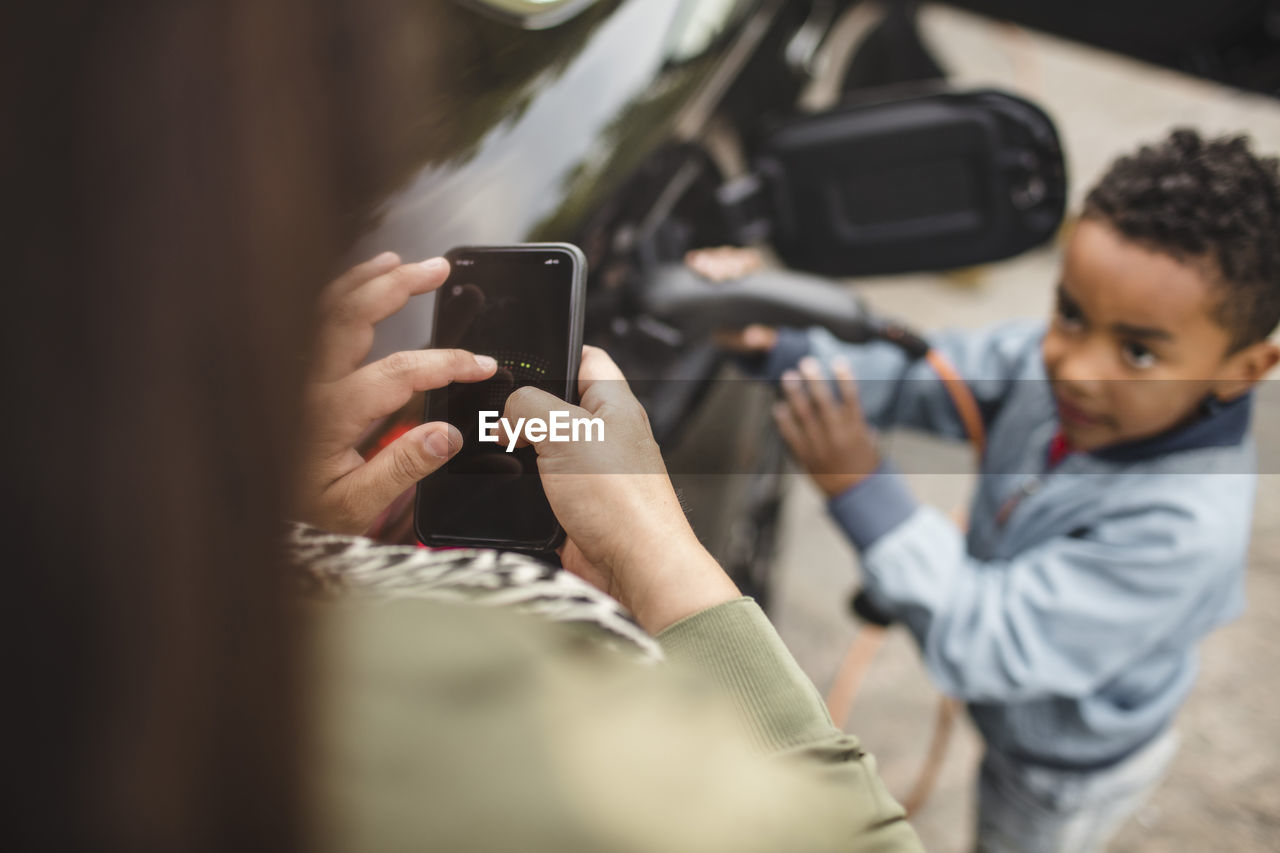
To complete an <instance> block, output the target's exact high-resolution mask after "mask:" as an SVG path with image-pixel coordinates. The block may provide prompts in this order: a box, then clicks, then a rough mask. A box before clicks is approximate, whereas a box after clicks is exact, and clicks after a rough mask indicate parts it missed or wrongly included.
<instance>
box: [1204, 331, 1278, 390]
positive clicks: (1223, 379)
mask: <svg viewBox="0 0 1280 853" xmlns="http://www.w3.org/2000/svg"><path fill="white" fill-rule="evenodd" d="M1276 364H1280V346H1277V345H1276V344H1274V343H1272V342H1271V341H1269V340H1266V341H1258V342H1257V343H1256V344H1250V345H1249V346H1247V347H1245V348H1244V349H1242V350H1240V351H1239V352H1237V353H1235V354H1234V355H1232V356H1230V357H1229V358H1228V359H1227V360H1226V362H1225V363H1224V364H1223V366H1222V370H1221V371H1219V373H1218V379H1217V380H1216V381H1215V382H1214V385H1213V396H1215V397H1217V398H1218V399H1219V400H1222V401H1223V402H1226V401H1228V400H1234V399H1235V398H1236V397H1239V396H1240V395H1241V394H1244V393H1245V392H1247V391H1248V390H1249V389H1250V388H1252V387H1253V386H1254V385H1256V384H1257V383H1258V381H1259V380H1261V379H1263V378H1264V377H1265V376H1266V375H1267V374H1268V373H1270V372H1271V369H1272V368H1273V367H1275V366H1276Z"/></svg>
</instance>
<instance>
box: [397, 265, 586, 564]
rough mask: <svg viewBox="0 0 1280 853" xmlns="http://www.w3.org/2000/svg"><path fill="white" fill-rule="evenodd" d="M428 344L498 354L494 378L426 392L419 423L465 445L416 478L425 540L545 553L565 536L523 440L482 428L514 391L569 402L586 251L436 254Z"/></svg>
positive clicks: (417, 516) (418, 523) (418, 520)
mask: <svg viewBox="0 0 1280 853" xmlns="http://www.w3.org/2000/svg"><path fill="white" fill-rule="evenodd" d="M445 257H446V258H447V259H448V261H449V264H450V273H449V278H448V280H446V281H445V283H444V284H443V285H442V286H441V288H440V289H439V291H438V292H437V297H436V298H437V301H436V308H435V318H434V327H433V333H432V346H433V347H457V348H461V349H464V350H468V351H470V352H473V353H477V354H482V355H488V356H491V357H493V358H494V359H496V360H497V363H498V367H497V372H496V373H495V374H494V376H493V378H492V379H489V380H487V381H484V382H477V383H472V384H465V385H464V384H456V385H451V386H449V387H447V388H442V389H439V390H436V391H432V392H430V393H428V395H427V402H426V420H428V421H444V422H446V423H449V424H452V425H453V426H454V427H456V428H457V430H458V431H459V432H460V433H461V434H462V439H463V445H462V449H461V450H460V451H458V453H457V454H456V455H455V456H454V457H453V458H452V459H450V460H449V462H448V463H447V464H446V465H445V466H444V467H443V468H442V469H441V470H440V471H438V472H437V473H436V474H434V475H433V476H431V477H429V478H427V479H425V480H423V481H421V482H420V483H419V485H418V493H417V503H416V506H415V510H414V524H415V528H416V530H417V533H418V538H419V539H420V540H421V541H422V542H424V543H426V544H428V545H433V546H474V547H490V548H505V549H512V550H521V551H532V552H546V551H550V550H552V549H554V548H555V547H556V546H557V545H558V544H559V543H560V541H561V540H562V539H563V531H562V530H561V529H560V525H559V523H558V522H557V521H556V517H555V514H554V513H553V512H552V510H551V507H550V505H549V504H548V503H547V498H546V494H545V493H544V491H543V488H542V483H541V479H540V477H539V473H538V465H537V457H536V453H535V452H534V450H533V449H532V448H531V447H527V446H526V447H520V448H517V447H515V445H514V443H512V442H511V441H509V440H508V437H507V436H505V435H502V434H500V432H499V431H497V430H496V429H485V424H486V423H490V424H492V423H493V422H494V421H496V420H497V419H498V417H499V416H500V415H501V413H502V412H503V411H504V409H505V407H506V402H507V397H508V396H510V394H511V392H512V391H514V390H515V389H517V388H521V387H525V386H532V387H534V388H538V389H540V390H542V391H543V392H545V393H548V394H551V395H553V396H555V397H557V398H559V399H560V400H563V401H566V402H567V403H574V402H576V401H577V383H578V365H579V360H580V358H581V350H582V311H583V300H584V291H585V287H586V259H585V258H584V257H583V255H582V252H581V251H580V250H579V249H578V248H577V247H575V246H571V245H569V244H565V243H526V244H522V245H514V246H466V247H460V248H457V249H453V250H451V251H450V252H448V253H447V254H446V256H445Z"/></svg>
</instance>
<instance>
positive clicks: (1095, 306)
mask: <svg viewBox="0 0 1280 853" xmlns="http://www.w3.org/2000/svg"><path fill="white" fill-rule="evenodd" d="M1211 275H1212V269H1211V268H1210V267H1209V266H1208V265H1207V264H1199V263H1183V262H1181V261H1178V260H1177V259H1175V258H1174V257H1172V256H1171V255H1168V254H1165V253H1163V252H1159V251H1155V250H1153V249H1149V248H1146V247H1144V246H1142V245H1140V244H1138V243H1134V242H1132V241H1129V240H1127V239H1126V238H1125V237H1124V236H1123V235H1121V234H1120V233H1119V232H1118V231H1116V230H1115V229H1113V228H1112V227H1111V226H1109V225H1107V224H1105V223H1103V222H1099V221H1096V220H1091V219H1082V220H1081V221H1080V222H1079V224H1078V225H1077V227H1076V228H1075V231H1074V233H1073V234H1072V237H1071V240H1070V242H1069V244H1068V246H1067V250H1066V257H1065V260H1064V263H1063V268H1062V280H1061V282H1060V284H1059V285H1058V300H1057V306H1056V309H1055V311H1054V315H1053V322H1052V323H1051V324H1050V327H1049V331H1048V333H1047V334H1046V335H1045V338H1044V344H1043V347H1042V353H1043V356H1044V364H1045V370H1046V372H1047V373H1048V375H1049V381H1050V383H1051V385H1052V388H1053V395H1054V399H1055V401H1056V402H1057V405H1058V417H1059V419H1060V421H1061V424H1062V431H1063V434H1064V436H1065V437H1066V439H1067V440H1068V441H1069V442H1070V443H1071V444H1072V446H1074V447H1076V448H1078V449H1080V450H1085V451H1089V450H1096V449H1099V448H1102V447H1106V446H1109V445H1112V444H1117V443H1120V442H1125V441H1132V440H1135V439H1140V438H1147V437H1149V436H1153V435H1156V434H1158V433H1161V432H1163V431H1165V430H1167V429H1169V428H1171V427H1174V426H1177V425H1178V424H1179V423H1181V422H1182V421H1184V420H1186V419H1187V418H1188V417H1190V416H1191V415H1192V413H1193V412H1195V410H1196V409H1197V407H1198V405H1199V404H1200V402H1201V401H1202V400H1204V399H1205V397H1207V396H1209V395H1210V394H1213V395H1215V396H1217V397H1219V398H1220V399H1223V400H1226V399H1230V398H1232V397H1235V396H1238V395H1239V394H1242V393H1244V392H1245V391H1247V390H1248V389H1249V388H1250V387H1251V386H1252V385H1253V383H1254V382H1256V381H1257V380H1258V379H1260V378H1261V377H1262V376H1263V375H1265V373H1266V371H1267V370H1269V369H1270V367H1271V366H1272V365H1274V364H1275V361H1276V358H1277V350H1276V347H1274V346H1273V345H1271V344H1270V343H1269V342H1266V341H1263V342H1261V343H1258V344H1254V345H1252V346H1249V347H1246V348H1244V349H1243V350H1240V351H1238V352H1236V353H1229V350H1230V347H1231V335H1230V333H1229V332H1228V331H1227V330H1226V329H1225V328H1223V327H1222V325H1220V324H1219V322H1218V321H1217V320H1216V319H1215V318H1214V309H1215V307H1216V306H1217V302H1216V300H1217V299H1220V298H1222V297H1221V290H1220V289H1218V288H1216V287H1215V286H1214V283H1213V281H1212V279H1211V278H1210V276H1211Z"/></svg>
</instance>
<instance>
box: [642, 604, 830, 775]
mask: <svg viewBox="0 0 1280 853" xmlns="http://www.w3.org/2000/svg"><path fill="white" fill-rule="evenodd" d="M658 642H659V643H660V644H661V645H662V650H663V652H665V653H666V656H667V659H668V660H669V661H672V662H673V663H676V664H677V665H680V666H683V667H685V669H686V670H690V669H691V670H693V671H694V673H695V674H697V675H698V676H700V677H701V678H704V679H708V680H710V681H711V682H713V683H714V684H716V685H717V686H718V687H719V688H720V689H721V690H723V691H725V692H726V693H727V694H728V695H729V697H730V698H731V699H732V700H733V703H734V706H735V707H736V708H737V709H738V712H739V714H740V715H741V717H742V718H743V720H744V722H745V723H746V725H747V727H748V729H749V731H750V732H751V734H752V739H753V740H754V741H755V742H756V743H757V744H758V745H759V746H761V747H763V748H764V749H765V750H768V751H775V750H782V749H787V748H790V747H795V746H800V745H803V744H808V743H813V742H815V741H818V740H821V739H822V738H825V737H829V736H830V735H831V734H832V731H833V728H834V727H833V726H832V724H831V717H830V716H829V715H828V714H827V708H826V705H825V704H824V703H823V701H822V697H821V696H820V695H819V694H818V690H817V688H816V687H814V686H813V682H812V681H810V680H809V677H808V676H806V675H805V674H804V672H803V671H802V670H801V669H800V665H799V664H797V663H796V661H795V658H793V657H792V656H791V653H790V652H789V651H787V647H786V646H785V645H783V642H782V638H780V637H779V636H778V632H777V631H775V630H774V628H773V625H772V624H770V622H769V619H768V617H766V616H765V615H764V611H763V610H761V609H760V606H759V605H758V604H756V603H755V601H753V600H752V599H750V598H745V597H744V598H737V599H734V600H733V601H727V602H725V603H724V604H718V605H716V606H715V607H709V608H707V609H706V610H703V611H701V612H699V613H695V614H693V615H692V616H688V617H686V618H684V619H681V620H680V621H679V622H676V623H675V624H674V625H671V626H669V627H668V628H666V629H665V630H663V631H662V632H661V633H659V634H658Z"/></svg>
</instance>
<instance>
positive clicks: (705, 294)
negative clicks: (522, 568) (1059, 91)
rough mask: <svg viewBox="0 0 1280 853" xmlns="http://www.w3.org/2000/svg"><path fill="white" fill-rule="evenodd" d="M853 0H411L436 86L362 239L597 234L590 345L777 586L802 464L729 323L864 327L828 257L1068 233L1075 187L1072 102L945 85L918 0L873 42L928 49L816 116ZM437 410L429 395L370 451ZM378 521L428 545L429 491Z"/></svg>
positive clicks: (747, 581)
mask: <svg viewBox="0 0 1280 853" xmlns="http://www.w3.org/2000/svg"><path fill="white" fill-rule="evenodd" d="M847 5H849V4H847V3H836V2H826V0H810V1H809V2H779V0H598V2H591V0H559V2H554V0H553V2H532V1H531V0H468V2H459V0H414V2H406V3H405V4H404V7H403V9H404V20H403V21H402V22H401V27H400V29H401V32H402V34H403V41H404V44H403V45H399V44H398V45H391V46H388V47H387V49H388V50H390V51H396V50H400V51H402V55H403V58H402V59H401V60H398V61H405V62H416V63H419V64H420V66H421V74H420V75H419V76H418V79H420V80H421V81H422V86H421V89H420V90H416V91H413V92H405V93H396V95H397V96H398V97H400V98H401V99H402V101H403V102H404V104H405V105H406V108H408V109H412V110H414V111H415V114H416V116H417V119H418V120H417V121H415V122H414V123H413V128H414V131H413V133H412V134H411V135H410V136H408V137H405V138H401V139H397V140H393V141H389V142H388V148H389V149H391V150H392V153H393V154H394V162H395V169H394V170H393V171H392V173H391V174H390V176H389V178H388V181H387V185H386V186H385V187H384V192H383V198H384V200H383V202H382V203H381V205H380V206H379V207H378V208H377V209H375V210H371V211H367V212H366V213H367V215H368V216H369V219H370V233H369V236H368V239H367V240H366V241H365V247H366V248H367V249H368V250H369V251H370V252H372V251H374V250H382V249H392V250H395V251H397V252H400V253H401V254H402V256H404V257H407V258H412V257H427V256H429V255H433V254H439V253H441V252H443V251H444V250H446V249H448V248H450V247H451V246H455V245H462V244H485V243H513V242H522V241H567V242H572V243H576V244H577V245H579V246H581V247H582V249H583V250H584V251H585V253H586V255H587V259H588V262H589V270H590V278H589V283H588V305H587V312H586V318H587V319H586V340H587V342H588V343H592V344H595V345H597V346H600V347H603V348H604V349H605V350H607V351H608V352H609V353H610V354H611V355H612V356H613V357H614V359H615V360H616V361H617V362H618V363H619V365H620V366H621V367H622V369H623V370H624V372H625V373H626V374H627V376H628V377H629V378H630V380H631V382H632V384H633V387H634V388H635V389H636V391H637V393H638V394H639V396H640V397H641V399H642V401H643V402H644V403H645V405H646V408H647V410H648V412H649V415H650V420H651V422H652V424H653V428H654V432H655V434H656V436H657V438H658V441H659V443H660V444H661V446H662V447H663V450H664V453H665V455H666V458H667V462H668V467H669V469H670V470H671V472H672V475H673V479H674V480H675V481H676V484H677V487H678V489H679V490H680V491H681V493H682V495H683V499H684V500H685V503H686V506H687V508H688V511H689V513H690V516H691V520H692V522H693V525H694V528H695V530H697V532H698V534H699V535H700V536H701V537H702V538H703V540H704V542H705V543H706V544H707V545H708V547H709V548H710V549H711V550H712V552H713V553H714V554H715V555H716V556H717V557H718V558H719V559H720V560H721V562H722V563H723V564H724V565H725V567H726V568H727V569H728V570H729V571H730V573H731V574H733V575H734V576H735V577H736V579H737V580H738V581H739V582H740V583H741V584H742V585H743V587H744V588H745V589H746V590H747V591H748V592H751V593H754V594H757V595H763V594H764V593H765V592H766V591H767V582H768V567H769V562H770V559H771V556H772V547H771V545H772V536H773V531H774V528H775V522H776V518H777V511H778V506H779V499H780V491H779V488H780V478H779V476H778V475H779V472H780V471H781V470H782V465H783V461H784V460H783V455H782V452H781V446H780V444H779V441H778V439H777V438H776V436H775V435H774V432H773V430H772V425H771V422H770V420H769V417H768V405H767V404H768V402H769V400H770V394H771V392H770V391H768V390H767V389H764V388H762V387H759V386H756V385H754V384H752V383H748V382H738V381H731V380H732V378H733V376H734V373H733V368H732V366H731V365H728V364H726V359H725V357H724V356H723V355H722V354H721V353H719V352H718V351H717V350H716V348H715V347H714V346H713V345H712V344H711V343H710V341H709V336H708V334H707V333H708V332H709V331H710V330H711V329H713V328H715V327H717V326H730V325H741V324H743V323H746V322H752V321H762V322H773V323H790V324H804V323H821V324H824V325H827V326H829V327H831V328H832V329H833V330H834V331H836V332H837V333H838V334H842V335H843V336H845V337H851V338H856V337H857V336H859V335H863V334H866V333H867V329H866V324H865V323H864V320H865V317H864V315H863V314H862V313H861V309H860V307H859V305H858V303H857V301H856V299H855V298H854V296H853V295H852V294H851V293H849V292H848V291H847V289H845V288H843V287H840V286H837V285H835V284H833V283H830V282H829V281H828V280H827V279H826V278H824V277H819V276H836V275H840V276H848V275H858V274H870V273H885V272H899V271H906V270H917V269H936V268H944V267H955V266H962V265H968V264H973V263H979V262H984V261H990V260H995V259H998V258H1003V257H1008V256H1010V255H1012V254H1015V253H1017V252H1020V251H1022V250H1024V249H1026V248H1029V247H1031V246H1034V245H1037V244H1039V243H1042V242H1044V241H1045V240H1047V239H1048V238H1049V237H1050V236H1051V235H1053V234H1054V232H1055V230H1056V228H1057V226H1058V224H1059V222H1060V221H1061V217H1062V210H1063V204H1064V199H1065V176H1064V175H1063V164H1062V155H1061V151H1060V149H1059V145H1058V139H1057V136H1056V133H1055V131H1054V128H1053V125H1052V123H1051V122H1050V121H1049V119H1048V118H1047V117H1046V116H1045V115H1044V113H1043V112H1041V111H1040V110H1039V109H1038V108H1037V107H1035V106H1034V105H1033V104H1030V103H1027V102H1026V101H1024V100H1021V99H1019V98H1016V97H1013V96H1011V95H1008V94H1005V93H1001V92H996V91H977V92H958V91H953V90H950V89H949V88H947V87H946V85H945V81H943V80H938V79H936V77H937V73H936V71H935V69H936V66H934V67H933V68H931V67H930V64H929V63H930V60H929V59H928V57H927V55H924V51H923V48H922V47H920V46H919V43H918V41H917V40H915V39H914V30H913V29H912V27H911V26H910V23H911V22H910V17H909V16H910V10H909V9H906V7H903V8H902V9H899V10H898V11H896V12H891V13H890V16H889V17H888V18H887V19H886V22H885V24H884V26H882V27H881V30H880V32H879V34H878V35H877V34H876V33H873V35H872V36H871V37H869V43H864V45H863V46H862V48H861V50H862V51H867V52H868V53H867V55H868V56H874V54H875V53H876V52H877V51H878V52H880V53H882V54H883V53H885V52H886V51H887V53H888V55H890V56H893V57H896V58H897V59H899V60H902V59H905V60H911V61H895V62H894V63H891V65H892V66H893V67H892V68H889V70H887V71H885V72H883V73H878V75H877V73H871V74H870V75H869V73H868V70H867V69H868V63H867V62H862V63H860V64H855V66H854V67H856V68H857V74H858V78H857V80H856V81H852V82H851V83H850V85H849V86H848V87H847V89H848V91H846V93H845V95H846V97H845V99H844V100H843V101H842V102H841V104H840V105H839V106H837V107H835V108H834V109H831V110H827V111H825V112H821V113H803V112H800V111H798V110H797V107H796V104H797V98H798V96H799V94H800V93H801V90H802V89H803V87H804V86H805V85H806V84H808V83H809V81H810V79H811V76H812V74H813V73H814V70H815V69H814V66H815V60H816V58H817V57H819V56H820V55H821V53H820V51H821V49H822V47H823V44H824V42H825V40H826V39H827V37H828V35H829V33H830V32H831V28H832V26H833V24H834V23H835V22H836V20H837V19H838V17H839V15H840V14H841V13H842V11H843V10H844V9H845V7H846V6H847ZM903 15H906V16H907V17H906V18H904V17H902V16H903ZM904 24H905V28H904ZM876 38H879V41H875V39H876ZM917 54H920V56H919V58H918V60H917V59H914V58H915V57H916V56H917ZM752 243H754V244H763V245H768V246H769V247H771V248H772V249H773V250H774V251H775V252H776V254H777V256H778V257H779V258H780V259H781V261H782V262H783V264H784V265H785V267H787V268H788V270H789V271H787V272H782V271H777V270H774V271H769V272H762V273H758V274H755V275H753V276H749V277H747V278H746V279H743V280H741V281H739V282H733V283H728V284H725V285H721V286H718V287H717V286H712V285H710V284H709V283H707V282H704V281H701V280H700V279H698V277H697V276H695V275H693V274H692V273H691V272H689V271H688V270H686V269H684V268H683V267H682V266H681V263H680V262H681V258H682V257H683V255H684V253H685V252H686V251H687V250H689V249H691V248H695V247H701V246H712V245H720V244H740V245H742V244H752ZM806 273H807V274H806ZM813 274H819V275H813ZM416 303H417V304H414V305H411V306H410V308H409V309H406V310H405V311H403V312H401V314H400V315H398V316H396V317H395V318H393V319H392V320H389V321H387V322H386V323H385V324H384V325H383V326H382V327H381V328H380V329H379V331H378V339H377V343H376V345H375V351H374V353H373V355H372V357H374V358H376V357H380V356H381V355H385V354H387V353H389V352H391V351H394V350H397V349H406V348H413V347H420V346H422V345H424V343H425V342H426V340H425V337H426V334H427V331H426V330H428V329H430V327H431V324H430V310H431V303H430V300H429V299H421V300H416ZM719 380H723V381H719ZM421 411H422V409H421V401H420V400H414V401H412V402H410V404H409V405H408V406H407V407H406V408H405V409H404V410H403V412H402V413H401V415H400V416H399V417H397V418H393V419H392V420H391V421H390V422H389V423H388V424H387V425H386V427H385V430H384V431H383V432H382V433H381V434H380V435H375V436H371V437H370V438H369V447H368V449H374V448H376V447H377V446H378V445H379V443H380V442H382V441H385V440H386V439H387V438H388V437H390V436H394V435H396V434H397V433H398V431H401V430H403V429H405V428H407V427H408V426H411V425H413V424H416V423H418V422H419V420H420V417H421ZM376 535H378V536H380V537H381V538H384V539H389V540H395V541H410V540H411V539H412V532H411V524H410V521H409V517H408V512H407V498H406V499H405V501H402V505H400V506H398V507H396V508H395V509H394V510H393V512H391V513H390V514H389V516H388V517H387V518H386V519H385V520H384V522H383V523H382V525H381V527H380V529H379V530H377V531H376ZM654 547H655V548H656V547H661V543H654Z"/></svg>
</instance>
